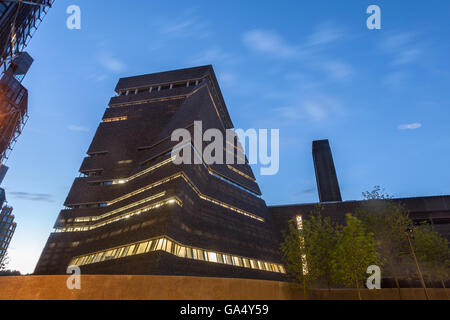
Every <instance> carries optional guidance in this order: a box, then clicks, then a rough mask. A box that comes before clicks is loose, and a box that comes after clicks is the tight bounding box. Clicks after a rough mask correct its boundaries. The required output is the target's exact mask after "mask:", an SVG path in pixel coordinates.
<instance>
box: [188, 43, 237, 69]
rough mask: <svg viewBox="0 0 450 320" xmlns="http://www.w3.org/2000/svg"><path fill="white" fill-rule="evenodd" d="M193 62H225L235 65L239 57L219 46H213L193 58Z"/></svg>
mask: <svg viewBox="0 0 450 320" xmlns="http://www.w3.org/2000/svg"><path fill="white" fill-rule="evenodd" d="M190 63H191V64H194V65H201V64H214V65H216V64H225V65H228V66H230V65H234V64H236V63H237V59H236V57H235V56H234V55H231V54H228V53H227V52H225V51H223V50H222V49H220V48H218V47H213V48H209V49H207V50H205V51H204V52H201V53H200V54H199V55H197V56H196V57H194V58H193V59H191V61H190Z"/></svg>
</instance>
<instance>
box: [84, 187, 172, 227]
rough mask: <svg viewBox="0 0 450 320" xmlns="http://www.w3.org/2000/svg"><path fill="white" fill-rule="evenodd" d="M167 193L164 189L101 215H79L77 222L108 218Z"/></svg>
mask: <svg viewBox="0 0 450 320" xmlns="http://www.w3.org/2000/svg"><path fill="white" fill-rule="evenodd" d="M165 195H166V192H165V191H163V192H160V193H158V194H156V195H154V196H151V197H148V198H145V199H142V200H140V201H136V202H133V203H131V204H129V205H127V206H124V207H120V208H118V209H116V210H113V211H110V212H106V213H104V214H102V215H100V216H90V217H78V218H75V222H90V221H97V220H101V219H104V218H107V217H109V216H112V215H113V214H116V213H119V212H121V211H124V210H127V209H130V208H132V207H136V206H138V205H140V204H143V203H146V202H149V201H152V200H154V199H156V198H160V197H163V196H165Z"/></svg>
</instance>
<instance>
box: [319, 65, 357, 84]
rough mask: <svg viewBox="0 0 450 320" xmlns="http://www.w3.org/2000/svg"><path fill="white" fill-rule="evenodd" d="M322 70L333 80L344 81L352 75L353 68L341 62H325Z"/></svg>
mask: <svg viewBox="0 0 450 320" xmlns="http://www.w3.org/2000/svg"><path fill="white" fill-rule="evenodd" d="M323 68H324V70H325V71H326V72H327V73H328V74H329V75H330V77H331V78H333V79H334V80H345V79H348V78H349V77H350V76H351V75H352V74H353V68H352V67H351V66H350V65H349V64H346V63H344V62H341V61H327V62H325V63H324V64H323Z"/></svg>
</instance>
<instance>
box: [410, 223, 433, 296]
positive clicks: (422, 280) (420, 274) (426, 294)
mask: <svg viewBox="0 0 450 320" xmlns="http://www.w3.org/2000/svg"><path fill="white" fill-rule="evenodd" d="M413 231H414V230H413V228H412V227H408V229H406V231H405V233H406V236H407V237H408V242H409V247H410V248H411V253H412V256H413V258H414V262H415V263H416V267H417V271H418V272H419V277H420V282H421V283H422V287H423V290H424V292H425V297H426V299H427V300H429V296H428V291H427V286H426V285H425V281H424V279H423V275H422V271H421V270H420V266H419V262H418V261H417V257H416V253H415V252H414V247H413V244H412V242H411V238H413V239H414V235H412V233H413Z"/></svg>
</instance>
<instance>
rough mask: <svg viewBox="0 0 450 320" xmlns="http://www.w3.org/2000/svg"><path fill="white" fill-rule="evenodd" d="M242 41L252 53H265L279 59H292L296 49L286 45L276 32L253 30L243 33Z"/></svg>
mask: <svg viewBox="0 0 450 320" xmlns="http://www.w3.org/2000/svg"><path fill="white" fill-rule="evenodd" d="M242 41H243V42H244V44H245V45H246V46H247V48H249V49H250V50H252V51H256V52H260V53H266V54H270V55H274V56H279V57H283V58H285V57H293V56H295V55H296V53H297V49H296V48H295V47H293V46H291V45H289V44H288V43H286V41H285V40H284V39H283V38H282V37H281V36H280V35H279V34H277V33H276V32H273V31H269V30H263V29H254V30H251V31H248V32H246V33H244V35H243V37H242Z"/></svg>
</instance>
